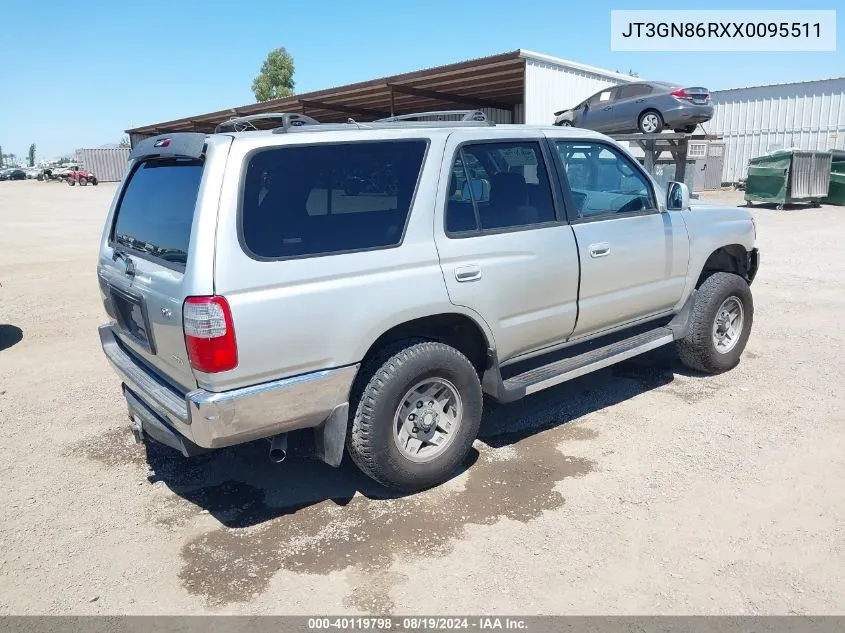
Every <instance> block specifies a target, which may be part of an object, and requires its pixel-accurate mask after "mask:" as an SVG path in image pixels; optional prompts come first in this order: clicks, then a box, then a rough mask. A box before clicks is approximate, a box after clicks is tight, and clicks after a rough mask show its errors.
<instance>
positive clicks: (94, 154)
mask: <svg viewBox="0 0 845 633" xmlns="http://www.w3.org/2000/svg"><path fill="white" fill-rule="evenodd" d="M76 161H77V162H78V163H79V165H80V166H81V167H84V168H85V169H87V170H88V171H90V172H93V174H94V175H95V176H96V177H97V180H99V181H100V182H116V181H118V180H120V179H121V178H123V173H124V172H125V171H126V164H127V163H128V162H129V148H128V147H114V148H105V147H98V148H93V149H78V150H76Z"/></svg>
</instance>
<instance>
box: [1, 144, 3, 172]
mask: <svg viewBox="0 0 845 633" xmlns="http://www.w3.org/2000/svg"><path fill="white" fill-rule="evenodd" d="M2 167H3V147H2V146H0V168H2Z"/></svg>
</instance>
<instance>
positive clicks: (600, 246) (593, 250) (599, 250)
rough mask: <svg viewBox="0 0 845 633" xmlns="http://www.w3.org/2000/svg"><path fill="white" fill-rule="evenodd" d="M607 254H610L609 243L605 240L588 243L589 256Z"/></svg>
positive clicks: (604, 255) (603, 255)
mask: <svg viewBox="0 0 845 633" xmlns="http://www.w3.org/2000/svg"><path fill="white" fill-rule="evenodd" d="M607 255H610V244H608V243H607V242H598V243H597V244H590V257H606V256H607Z"/></svg>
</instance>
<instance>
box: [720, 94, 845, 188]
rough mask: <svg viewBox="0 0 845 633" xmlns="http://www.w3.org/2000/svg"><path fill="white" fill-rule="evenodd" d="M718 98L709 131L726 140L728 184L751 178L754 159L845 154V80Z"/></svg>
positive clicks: (726, 176) (725, 163) (726, 174)
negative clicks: (775, 153)
mask: <svg viewBox="0 0 845 633" xmlns="http://www.w3.org/2000/svg"><path fill="white" fill-rule="evenodd" d="M712 94H713V103H714V104H715V106H716V112H715V115H714V117H713V120H712V121H711V122H710V123H708V124H706V125H705V128H706V129H707V132H708V133H709V134H713V135H716V136H721V137H723V138H724V141H725V157H724V168H723V171H722V181H723V182H736V181H737V180H739V179H740V178H745V176H746V173H747V169H748V160H749V159H750V158H754V157H755V156H760V155H762V154H765V153H767V152H769V151H772V150H775V149H783V148H789V147H796V148H799V149H805V150H831V149H845V77H839V78H837V79H822V80H819V81H806V82H802V83H791V84H775V85H770V86H753V87H749V88H736V89H732V90H717V91H714V92H713V93H712Z"/></svg>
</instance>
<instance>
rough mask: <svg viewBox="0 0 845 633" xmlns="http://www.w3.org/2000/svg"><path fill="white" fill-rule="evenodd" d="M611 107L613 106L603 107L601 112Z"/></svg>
mask: <svg viewBox="0 0 845 633" xmlns="http://www.w3.org/2000/svg"><path fill="white" fill-rule="evenodd" d="M612 107H613V106H604V107H603V108H602V110H610V109H612Z"/></svg>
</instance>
